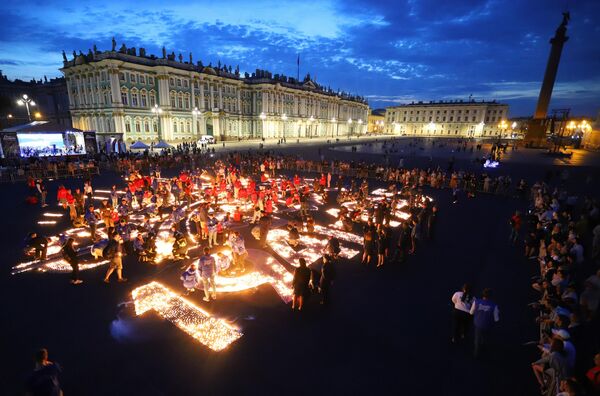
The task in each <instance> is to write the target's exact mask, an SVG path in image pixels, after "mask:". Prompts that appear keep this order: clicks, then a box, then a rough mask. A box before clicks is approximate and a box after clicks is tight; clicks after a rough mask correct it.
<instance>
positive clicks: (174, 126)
mask: <svg viewBox="0 0 600 396" xmlns="http://www.w3.org/2000/svg"><path fill="white" fill-rule="evenodd" d="M173 132H174V133H177V121H173Z"/></svg>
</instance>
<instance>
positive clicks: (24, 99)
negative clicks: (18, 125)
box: [17, 94, 35, 122]
mask: <svg viewBox="0 0 600 396" xmlns="http://www.w3.org/2000/svg"><path fill="white" fill-rule="evenodd" d="M17 104H18V105H19V106H25V108H27V118H29V122H31V113H30V112H29V106H35V102H34V101H33V99H31V98H30V97H29V96H27V94H23V96H21V99H19V100H17Z"/></svg>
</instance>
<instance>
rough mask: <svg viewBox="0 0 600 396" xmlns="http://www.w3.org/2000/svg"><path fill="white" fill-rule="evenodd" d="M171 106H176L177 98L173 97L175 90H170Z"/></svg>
mask: <svg viewBox="0 0 600 396" xmlns="http://www.w3.org/2000/svg"><path fill="white" fill-rule="evenodd" d="M170 96H171V107H173V108H175V107H177V103H176V102H177V100H176V99H175V92H171V95H170Z"/></svg>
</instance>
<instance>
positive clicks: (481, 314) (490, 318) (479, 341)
mask: <svg viewBox="0 0 600 396" xmlns="http://www.w3.org/2000/svg"><path fill="white" fill-rule="evenodd" d="M491 298H492V290H491V289H484V290H483V294H482V298H477V299H475V301H474V302H473V305H471V311H470V312H471V315H473V325H474V327H475V349H474V355H475V357H478V356H479V355H480V353H481V350H482V348H483V347H484V346H485V345H486V344H487V343H488V340H489V336H490V333H491V332H492V329H493V328H494V326H495V324H496V323H497V322H498V321H500V311H499V309H498V305H496V304H495V303H494V302H493V301H491Z"/></svg>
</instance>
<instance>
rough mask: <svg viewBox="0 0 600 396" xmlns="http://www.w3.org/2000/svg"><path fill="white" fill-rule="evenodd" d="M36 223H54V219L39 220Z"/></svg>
mask: <svg viewBox="0 0 600 396" xmlns="http://www.w3.org/2000/svg"><path fill="white" fill-rule="evenodd" d="M37 223H38V224H41V225H50V224H56V221H54V220H40V221H38V222H37Z"/></svg>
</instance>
